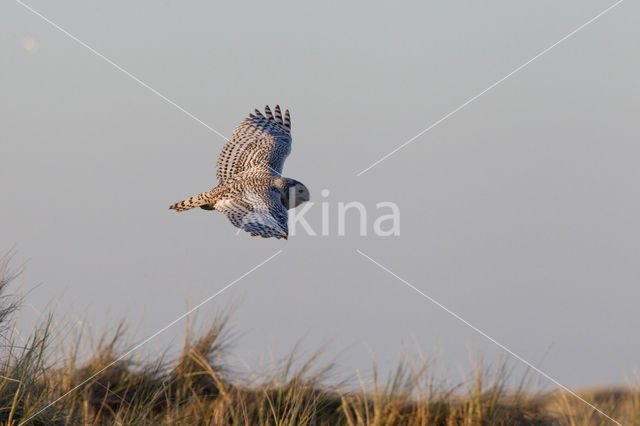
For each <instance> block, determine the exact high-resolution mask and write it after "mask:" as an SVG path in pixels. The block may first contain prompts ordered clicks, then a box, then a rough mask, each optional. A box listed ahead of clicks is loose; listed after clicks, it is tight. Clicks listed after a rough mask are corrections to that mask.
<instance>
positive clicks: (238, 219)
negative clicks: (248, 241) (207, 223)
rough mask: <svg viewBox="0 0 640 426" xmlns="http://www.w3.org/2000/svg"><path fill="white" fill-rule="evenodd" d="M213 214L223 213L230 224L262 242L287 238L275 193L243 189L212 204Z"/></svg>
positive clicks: (284, 214) (284, 213) (284, 212)
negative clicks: (261, 238) (260, 238)
mask: <svg viewBox="0 0 640 426" xmlns="http://www.w3.org/2000/svg"><path fill="white" fill-rule="evenodd" d="M216 210H218V211H220V212H222V213H224V214H225V215H226V216H227V218H228V219H229V221H231V223H232V224H233V225H234V226H236V227H238V228H240V229H243V230H245V231H247V232H249V233H250V234H251V235H253V236H255V235H260V236H261V237H263V238H269V237H275V238H278V239H279V238H285V239H286V238H287V236H288V232H289V231H288V228H287V219H288V217H289V216H288V214H287V209H286V208H285V207H284V205H283V204H282V201H281V200H280V192H279V191H277V190H275V189H269V190H263V191H260V190H255V189H253V188H244V189H243V190H242V191H240V192H238V193H236V194H234V196H233V197H232V198H227V199H225V200H222V201H219V202H217V203H216Z"/></svg>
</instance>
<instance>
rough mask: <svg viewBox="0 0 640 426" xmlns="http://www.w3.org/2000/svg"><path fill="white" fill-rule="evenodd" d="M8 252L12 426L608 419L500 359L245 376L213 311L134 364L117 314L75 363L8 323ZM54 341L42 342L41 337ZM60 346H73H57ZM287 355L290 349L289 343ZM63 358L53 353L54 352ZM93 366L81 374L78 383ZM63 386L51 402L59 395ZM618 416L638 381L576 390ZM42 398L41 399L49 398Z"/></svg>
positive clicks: (630, 407) (630, 410) (3, 411)
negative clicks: (173, 344) (332, 381)
mask: <svg viewBox="0 0 640 426" xmlns="http://www.w3.org/2000/svg"><path fill="white" fill-rule="evenodd" d="M8 261H9V259H8V257H2V258H0V329H1V330H2V336H1V339H2V342H1V343H2V346H1V347H0V422H1V423H2V424H6V425H17V424H20V423H22V422H25V421H27V420H29V424H34V425H77V424H83V425H94V424H95V425H112V424H116V425H124V424H127V425H157V424H168V425H173V424H176V425H177V424H180V425H183V424H204V425H227V424H237V425H282V426H285V425H291V426H294V425H347V426H356V425H409V426H411V425H443V426H444V425H557V424H560V425H598V424H603V425H604V424H607V423H608V421H607V419H606V418H604V417H603V416H601V415H600V414H598V413H595V412H593V410H591V409H590V408H589V407H588V406H586V405H585V404H583V403H582V402H580V401H577V400H576V399H575V398H574V397H572V396H571V395H567V394H566V393H563V392H552V393H544V394H540V393H537V394H536V393H532V392H530V391H527V377H525V378H523V380H522V381H521V385H520V386H519V387H516V388H515V389H514V388H513V387H507V383H512V381H511V380H510V372H509V369H508V368H507V365H506V364H505V363H502V362H499V363H498V365H497V367H494V368H491V369H490V368H486V367H484V364H483V363H481V362H478V363H477V365H476V367H475V368H474V370H473V372H472V374H471V376H470V377H469V378H468V380H465V381H463V382H462V383H459V384H457V385H456V386H449V387H447V386H444V385H441V384H437V383H436V381H435V379H434V374H433V369H432V368H431V367H432V365H431V363H430V362H429V361H428V360H424V359H423V360H420V361H418V362H416V361H412V360H408V359H405V360H403V361H401V362H400V363H399V364H398V366H397V368H396V369H395V371H394V372H393V374H392V375H391V376H390V377H389V378H387V379H386V380H381V379H380V378H379V374H378V371H377V368H376V363H375V360H374V361H373V366H374V368H373V371H374V374H373V383H370V384H365V383H362V386H361V388H360V389H358V390H346V389H344V387H341V386H335V385H334V386H330V385H327V384H326V383H327V382H328V380H327V379H328V378H329V377H328V376H329V374H330V372H331V371H332V370H331V368H332V366H331V365H329V366H321V367H319V366H318V365H319V364H320V361H319V355H320V353H321V351H319V352H317V353H316V354H314V355H312V356H310V357H309V358H308V359H306V360H305V361H304V362H299V360H297V359H296V357H295V356H294V355H291V356H290V357H289V358H288V359H286V360H284V361H283V363H282V364H281V365H279V366H278V367H277V368H275V369H273V370H272V371H270V372H268V373H264V374H262V375H259V377H257V378H254V379H252V380H249V379H239V378H237V377H234V376H233V375H232V372H231V371H229V370H228V369H227V368H225V364H224V361H225V357H224V355H225V353H226V352H227V350H228V346H229V343H230V342H229V336H228V335H227V333H226V329H227V324H228V319H229V315H228V314H222V315H220V316H219V317H217V318H216V319H215V320H214V321H213V323H212V324H211V326H210V327H209V328H208V329H207V331H206V332H205V333H203V334H201V335H199V336H193V335H191V333H189V332H187V338H186V340H185V343H184V347H183V350H182V352H181V353H180V354H179V356H178V357H177V359H174V360H166V359H164V358H165V357H161V358H160V359H158V360H152V361H145V362H136V361H134V359H133V358H131V357H125V358H124V359H122V360H120V361H118V362H116V363H115V364H113V365H111V366H110V367H109V368H107V369H106V370H104V371H102V370H103V369H104V368H105V367H106V366H109V365H110V364H112V363H113V362H114V361H116V360H118V359H119V358H120V357H121V356H122V355H121V354H123V353H126V347H124V343H123V341H124V338H125V334H126V329H125V327H124V325H123V324H121V325H120V326H119V327H118V328H117V329H116V331H115V332H114V333H112V336H111V337H110V338H107V336H106V335H104V336H103V337H102V338H100V339H99V340H98V341H97V343H96V344H95V350H94V351H93V354H92V355H91V356H90V357H88V359H86V360H84V361H82V360H80V359H79V356H78V348H80V347H82V346H83V345H84V341H83V339H82V337H81V336H78V337H77V338H76V341H75V342H74V343H73V344H72V345H70V346H69V345H68V344H61V343H60V342H56V341H55V338H54V337H53V336H52V333H51V329H52V322H53V321H52V317H51V316H49V317H48V318H47V319H46V320H45V321H43V322H42V324H40V326H39V327H38V328H36V329H35V330H33V332H32V333H31V335H30V336H29V337H28V339H26V342H24V343H22V344H20V343H21V342H22V340H21V339H20V338H19V337H20V336H19V335H18V334H17V333H16V332H15V328H14V327H13V320H14V318H15V313H16V310H17V308H18V302H19V301H18V300H17V299H15V298H11V297H8V296H4V295H3V292H4V291H5V290H6V287H7V285H8V284H9V282H10V281H11V279H12V278H13V276H12V275H10V274H9V272H8V269H7V266H8ZM50 346H51V347H50ZM61 347H62V348H63V349H65V350H69V347H71V353H64V351H63V350H61ZM294 353H295V351H294ZM56 356H57V357H58V359H62V360H63V361H58V362H54V361H52V360H54V359H56V358H55V357H56ZM98 372H100V373H99V374H97V375H96V377H95V378H94V379H92V380H90V381H88V382H87V383H86V384H83V382H84V381H85V380H86V379H87V378H88V377H91V376H92V375H94V374H96V373H98ZM77 386H78V389H77V390H75V391H73V392H70V393H69V395H67V396H65V397H64V398H62V399H60V400H59V401H57V402H56V403H55V404H52V405H50V404H51V403H52V402H54V401H56V400H57V399H58V398H59V397H61V396H62V395H65V394H66V393H67V392H69V391H71V390H73V389H74V388H76V387H77ZM582 396H583V397H584V398H585V399H586V400H589V401H593V403H594V404H596V405H597V406H598V407H600V408H601V409H602V410H603V411H605V412H607V413H610V414H611V416H612V417H614V418H616V419H617V420H618V421H620V422H621V423H622V424H625V425H640V388H638V386H628V387H625V388H618V389H600V390H593V391H588V392H583V393H582ZM49 405H50V406H49Z"/></svg>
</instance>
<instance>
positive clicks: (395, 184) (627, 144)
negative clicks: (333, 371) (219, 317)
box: [0, 0, 640, 386]
mask: <svg viewBox="0 0 640 426" xmlns="http://www.w3.org/2000/svg"><path fill="white" fill-rule="evenodd" d="M29 4H30V5H31V6H33V7H34V8H36V9H38V10H39V11H40V12H42V13H43V14H44V15H46V16H48V17H49V18H50V19H51V20H53V21H54V22H56V23H57V24H59V25H61V26H62V27H64V28H65V29H67V30H68V31H69V32H71V33H73V34H74V35H76V36H77V37H79V38H80V39H82V40H83V41H85V42H86V43H88V44H89V45H91V46H92V47H94V48H95V49H96V50H98V51H100V52H101V53H103V54H104V55H106V56H108V57H109V58H111V59H112V60H113V61H115V62H116V63H118V64H119V65H121V66H122V67H124V68H125V69H127V70H128V71H130V72H132V73H133V74H135V75H136V76H138V77H139V78H141V79H142V80H144V81H145V82H146V83H148V84H149V85H150V86H152V87H154V88H156V89H157V90H159V91H160V92H162V93H164V94H165V95H166V96H168V97H169V98H171V99H172V100H174V101H175V102H177V103H178V104H180V105H182V106H183V107H185V108H186V109H188V110H189V111H190V112H192V113H193V114H195V115H196V116H197V117H199V118H200V119H202V120H203V121H205V122H206V123H207V124H209V125H210V126H212V127H214V128H215V129H217V130H219V131H220V132H221V133H222V134H224V135H227V136H229V135H230V134H231V132H232V131H233V129H234V127H235V126H236V125H237V124H238V123H239V122H240V121H241V120H242V119H243V118H244V117H245V116H246V115H247V114H248V113H249V112H251V111H252V110H253V108H255V107H259V108H261V107H263V106H264V105H265V104H271V105H275V104H276V103H278V104H280V105H281V106H283V107H286V108H289V109H290V110H291V113H292V121H293V136H294V141H293V144H294V145H293V152H292V155H291V156H290V157H289V159H288V161H287V163H286V164H285V175H287V176H290V177H293V178H296V179H298V180H300V181H302V182H304V183H305V184H306V185H307V186H308V187H309V189H310V190H311V194H312V198H313V199H314V200H315V201H317V202H319V201H322V199H321V197H320V191H321V190H322V189H324V188H327V189H329V190H330V191H331V194H330V196H329V197H328V198H327V201H329V202H330V203H331V211H332V214H333V215H334V216H333V217H332V219H331V220H332V231H333V232H332V234H333V235H334V236H331V237H310V236H306V235H304V234H300V235H297V236H296V237H293V238H291V239H290V240H289V241H287V242H282V241H275V240H261V239H256V238H250V237H249V236H248V235H245V234H242V235H238V236H236V232H235V229H234V228H233V227H232V226H231V225H230V224H229V223H228V222H227V220H226V219H225V218H224V217H223V216H221V215H220V214H217V213H216V214H212V213H210V212H204V211H192V212H188V213H183V214H179V215H178V214H175V213H174V212H172V211H169V210H168V206H169V204H171V203H173V202H176V201H179V200H181V199H183V198H185V197H187V196H191V195H194V194H195V193H197V192H199V191H201V190H207V189H209V188H210V187H212V186H214V185H215V183H216V181H215V168H214V164H215V161H216V158H217V155H218V153H219V151H220V148H221V147H222V145H223V142H224V140H223V139H222V138H220V137H219V136H217V135H215V134H213V133H212V132H210V131H209V130H207V129H206V128H205V127H203V126H202V125H200V124H198V123H197V122H195V121H193V120H192V119H190V118H189V117H187V116H185V115H184V114H182V113H181V112H180V111H178V110H176V109H175V108H174V107H172V106H171V105H169V104H167V103H166V102H164V101H163V100H162V99H160V98H159V97H157V96H156V95H154V94H152V93H151V92H149V91H148V90H146V89H145V88H143V87H141V86H140V85H138V84H137V83H136V82H134V81H132V80H131V79H129V78H128V77H127V76H125V75H123V74H122V73H121V72H119V71H118V70H116V69H114V68H113V67H111V66H110V65H108V64H107V63H105V62H104V61H102V60H100V59H99V58H97V57H96V56H94V55H93V54H91V53H90V52H89V51H87V50H86V49H85V48H83V47H82V46H79V45H78V44H76V43H75V42H73V41H72V40H70V39H69V38H67V37H66V36H65V35H63V34H62V33H60V32H59V31H57V30H55V29H54V28H52V27H51V26H49V25H48V24H47V23H45V22H43V21H42V20H41V19H39V18H38V17H36V16H34V15H33V14H31V13H29V12H28V11H27V10H25V9H24V8H22V7H21V6H20V5H18V4H17V3H15V2H13V1H12V0H7V1H4V2H2V3H1V4H0V46H1V49H0V52H1V54H0V67H1V69H2V74H1V75H2V78H0V116H2V117H3V118H2V126H1V127H0V132H1V135H2V136H1V138H2V143H1V145H0V149H1V151H0V194H1V195H2V202H3V208H2V209H0V223H2V227H1V228H0V230H1V234H0V236H1V238H0V240H1V241H2V242H3V245H4V248H3V247H0V249H2V250H4V249H8V248H10V247H12V246H14V245H15V247H16V253H17V256H16V260H17V261H18V262H20V261H26V260H28V263H27V265H26V269H25V274H24V276H23V279H22V281H23V282H24V286H25V288H32V287H33V286H35V285H36V284H41V285H40V286H38V287H37V288H36V289H34V290H33V291H32V292H31V293H30V294H29V297H28V302H29V303H30V304H31V305H33V306H34V308H35V309H37V310H42V309H45V307H46V306H47V304H49V303H50V302H51V301H52V300H57V303H58V311H60V312H61V314H67V315H68V316H69V317H70V318H73V317H74V315H77V316H80V317H85V318H86V319H87V320H88V321H90V322H92V323H94V324H95V326H96V327H97V328H98V329H102V328H104V327H106V326H107V325H109V326H115V324H116V323H117V322H118V321H119V320H120V319H121V318H122V317H126V318H127V319H129V320H130V324H131V328H132V331H135V334H136V336H138V337H140V338H142V337H145V336H146V335H148V334H150V333H151V332H153V331H155V330H157V329H158V328H160V327H162V326H164V325H165V324H166V323H168V322H170V321H172V320H173V319H174V318H176V317H178V316H179V315H181V314H182V313H183V312H184V311H185V310H186V308H187V306H188V304H187V300H189V301H190V303H191V305H194V304H195V303H197V302H198V301H199V300H201V299H203V298H205V297H207V296H209V295H211V294H213V293H215V292H216V291H218V290H219V289H220V288H222V287H224V286H225V285H227V284H228V283H229V282H231V281H232V280H234V279H235V278H237V277H238V276H240V275H242V274H244V273H245V272H246V271H247V270H248V269H250V268H252V267H253V266H255V265H256V264H258V263H260V262H261V261H262V260H264V259H266V258H267V257H269V256H271V255H272V254H273V253H274V252H276V251H277V250H279V249H282V250H283V253H282V254H281V255H280V256H278V257H277V258H276V259H274V260H273V261H272V262H270V263H268V264H266V265H265V266H264V267H262V268H260V269H259V270H257V271H256V272H254V273H253V274H251V275H250V276H248V277H247V278H245V279H243V280H242V281H240V282H239V283H238V284H237V285H236V286H234V287H233V288H232V289H230V290H229V291H228V292H226V293H224V294H223V295H221V296H220V297H218V298H216V299H215V301H214V302H212V303H211V304H209V305H207V306H205V307H203V308H202V310H201V312H200V313H199V319H200V320H201V322H204V321H205V320H206V319H207V318H208V317H209V316H211V315H212V313H213V312H215V311H216V309H219V308H220V307H223V306H226V305H229V304H231V303H233V302H238V306H239V308H238V310H237V312H236V314H235V315H234V317H233V320H232V324H233V326H234V329H236V330H237V331H238V332H239V333H241V337H240V338H239V339H238V344H237V346H236V347H235V352H234V354H233V355H234V356H237V357H239V358H242V359H245V360H247V361H248V362H249V363H254V362H257V360H258V359H260V357H261V356H262V354H265V353H267V351H269V350H271V351H272V352H273V353H274V354H275V356H283V355H285V354H287V353H288V352H289V351H290V350H291V348H292V347H293V345H294V344H295V343H296V342H298V341H299V340H300V339H303V345H302V346H303V348H304V349H305V350H307V351H308V350H311V349H314V348H316V347H318V346H319V345H320V344H321V343H323V342H325V341H326V340H328V339H333V342H332V344H331V346H330V349H329V352H328V355H329V357H332V356H336V355H338V354H339V358H338V360H339V362H340V364H341V367H342V368H344V370H345V371H352V370H353V369H355V368H359V369H361V370H363V369H364V370H366V369H367V368H368V367H369V365H370V362H369V348H371V349H372V350H373V351H374V352H375V353H376V355H377V358H378V361H379V362H380V364H381V365H382V366H383V367H384V368H386V367H389V366H391V365H393V364H394V363H395V362H396V360H397V357H398V354H399V353H400V352H401V351H403V350H405V349H408V350H412V349H413V348H414V347H415V344H416V343H417V344H418V345H419V346H420V347H421V348H423V349H424V350H425V351H426V352H431V351H434V350H436V348H437V349H438V350H439V352H440V354H441V358H442V359H443V361H444V363H445V364H447V365H450V366H451V367H452V371H451V374H452V376H454V377H457V371H456V370H455V367H457V366H458V365H461V366H463V368H466V366H467V364H468V363H467V359H468V350H469V349H471V350H472V351H476V352H478V353H480V354H482V355H483V356H484V358H485V359H487V360H489V361H494V360H496V359H497V355H498V353H499V352H500V351H499V349H498V348H496V347H495V346H494V345H493V344H492V343H490V342H488V341H486V339H484V338H483V337H481V336H479V335H477V334H476V333H474V332H473V331H472V330H470V329H468V328H466V327H465V326H464V325H463V324H461V323H459V322H458V321H457V320H456V319H455V318H452V317H451V316H450V315H448V314H447V313H446V312H443V311H442V310H440V309H439V308H438V307H436V306H434V305H432V304H430V303H429V302H428V301H427V300H425V299H424V298H422V297H420V296H419V295H417V294H416V293H414V292H413V291H411V290H410V289H408V288H407V287H405V286H404V285H403V284H402V283H400V282H399V281H397V280H395V279H394V278H393V277H391V276H389V275H388V274H386V273H385V272H383V271H381V270H380V269H378V268H377V267H376V266H375V265H373V264H371V263H369V262H368V261H367V260H366V259H364V258H362V257H361V256H359V255H357V254H356V252H355V249H356V248H359V249H361V250H363V251H364V252H366V253H367V254H369V255H371V256H372V257H373V258H375V259H376V260H378V261H380V262H381V263H383V264H385V265H386V266H387V267H389V268H390V269H392V270H393V271H394V272H396V273H397V274H399V275H400V276H402V277H403V278H404V279H406V280H407V281H409V282H411V283H412V284H414V285H415V286H416V287H418V288H420V289H421V290H422V291H424V292H425V293H427V294H429V295H430V296H432V297H434V298H435V299H437V300H439V301H440V302H442V303H443V304H444V305H446V306H448V307H449V308H451V309H452V310H454V311H456V312H457V313H459V314H460V315H462V316H463V317H464V318H466V319H467V320H468V321H470V322H472V323H473V324H475V325H476V326H477V327H479V328H481V329H483V330H485V331H486V332H487V333H488V334H490V335H492V336H493V337H495V338H496V339H497V340H499V341H501V342H502V343H503V344H505V345H506V346H508V347H509V348H511V349H512V350H514V351H515V352H517V353H519V354H521V355H522V356H524V357H525V358H527V359H529V360H531V361H533V362H535V363H539V362H541V361H542V362H541V364H540V366H541V368H542V369H543V370H545V371H547V372H548V373H549V374H550V375H552V376H554V377H556V378H557V379H558V380H560V381H561V382H563V383H565V384H567V385H570V386H578V385H592V384H599V383H609V382H619V381H621V380H622V379H623V378H624V377H628V376H629V375H631V373H632V369H633V368H634V366H636V365H637V361H638V353H640V340H639V339H638V338H637V337H638V336H637V330H638V327H639V326H640V320H639V319H638V314H637V306H638V299H639V298H640V288H639V287H638V280H637V278H638V276H639V272H640V271H639V269H640V261H639V259H638V253H639V252H640V239H639V237H640V224H639V222H638V217H640V198H639V197H638V189H637V182H638V180H639V179H640V171H639V170H638V167H637V159H638V155H639V154H640V147H639V146H638V143H637V141H638V135H640V123H639V122H638V120H637V112H638V110H639V107H640V101H639V99H640V96H639V95H640V89H639V87H640V86H639V85H638V80H637V78H638V77H637V76H638V75H640V57H639V56H638V49H637V43H638V39H639V36H640V29H639V28H638V26H637V18H636V17H637V16H638V13H639V12H640V6H639V5H638V4H637V3H636V2H625V3H623V4H622V5H620V6H619V7H618V8H616V9H614V10H613V11H611V12H610V13H609V14H607V15H605V16H603V17H602V18H601V19H600V20H598V21H597V22H596V23H594V24H593V25H591V26H589V27H587V28H586V29H584V30H583V31H581V32H580V33H578V34H577V35H576V36H575V37H573V38H571V39H569V40H567V41H566V42H565V43H563V44H562V45H560V46H558V47H557V48H556V49H554V50H553V51H551V52H550V53H549V54H547V55H545V56H544V57H542V58H540V59H539V60H538V61H536V62H535V63H533V64H531V65H530V66H528V67H527V68H526V69H524V70H523V71H522V72H520V73H518V74H517V75H515V76H514V77H512V78H511V79H509V80H507V81H506V82H504V83H503V84H501V85H500V86H498V87H497V88H495V89H494V90H493V91H491V92H490V93H488V94H487V95H485V96H483V97H482V98H481V99H479V100H477V101H476V102H475V103H473V104H472V105H470V106H469V107H467V108H466V109H464V110H463V111H461V112H459V113H458V114H456V115H455V116H453V117H452V118H451V119H449V120H447V121H446V122H444V123H443V124H442V125H440V126H438V127H437V128H434V129H433V130H432V131H430V132H429V133H427V134H425V135H424V136H422V137H421V138H420V139H418V140H416V141H415V142H414V143H413V144H411V145H409V146H408V147H406V148H405V149H403V150H402V151H400V152H398V153H397V154H396V155H394V156H393V157H391V158H389V159H388V160H387V161H385V162H383V163H381V164H380V165H379V166H377V167H376V168H374V169H372V170H370V171H369V172H368V173H366V174H364V175H363V176H361V177H356V176H355V175H356V173H357V172H359V171H360V170H362V169H363V168H365V167H367V166H368V165H369V164H371V163H372V162H374V161H376V160H377V159H378V158H380V157H381V156H382V155H384V154H386V153H388V152H389V151H390V150H392V149H393V148H395V147H396V146H398V145H399V144H401V143H403V142H404V141H406V140H407V139H409V138H411V137H412V136H414V135H415V134H417V133H418V132H420V131H421V130H423V129H424V128H425V127H427V126H428V125H430V124H431V123H433V122H434V121H436V120H438V119H439V118H440V117H442V116H443V115H445V114H446V113H448V112H449V111H451V110H452V109H454V108H456V107H457V106H458V105H460V104H461V103H463V102H465V101H466V100H467V99H469V98H470V97H472V96H473V95H475V94H477V93H478V92H480V91H481V90H483V89H484V88H486V87H487V86H488V85H490V84H491V83H493V82H494V81H496V80H498V79H499V78H501V77H503V76H504V75H505V74H507V73H508V72H510V71H511V70H513V69H514V68H515V67H517V66H518V65H520V64H522V63H523V62H525V61H526V60H528V59H530V58H531V57H532V56H534V55H536V54H537V53H538V52H539V51H541V50H542V49H544V48H546V47H547V46H549V45H550V44H552V43H554V42H556V41H557V40H558V39H560V38H562V37H563V36H565V35H566V34H567V33H569V32H570V31H572V30H573V29H575V28H576V27H578V26H579V25H581V24H583V23H584V22H585V21H587V20H589V19H590V18H591V17H593V16H594V15H596V14H597V13H598V12H600V11H601V10H603V9H605V8H606V7H608V6H609V5H611V4H613V1H600V0H598V1H568V2H555V1H537V2H511V1H487V2H451V1H446V2H445V1H441V2H429V3H420V4H418V3H407V4H405V5H403V6H402V7H398V6H397V5H396V6H392V5H391V4H390V3H381V4H374V3H371V2H367V3H364V2H363V3H357V4H356V3H353V4H351V3H349V4H337V3H336V4H333V5H327V6H320V5H318V4H315V5H313V6H311V5H303V4H300V3H293V2H291V3H279V2H260V3H255V4H252V5H249V4H245V5H240V4H233V5H231V4H220V5H218V4H215V5H214V4H211V3H210V2H204V1H198V2H191V3H189V4H188V6H187V5H185V3H178V2H167V1H164V2H158V1H140V2H134V3H132V2H124V1H112V2H108V3H105V2H97V1H60V2H55V3H51V2H45V1H42V0H32V1H30V2H29ZM351 200H357V201H360V202H362V203H364V204H365V205H367V206H368V207H370V212H375V209H374V206H375V204H376V203H377V202H379V201H393V202H395V203H397V204H398V205H399V206H400V208H401V215H402V216H401V236H400V237H393V238H378V237H375V236H370V237H366V238H363V237H359V236H358V235H357V233H358V232H357V222H356V221H352V222H349V223H350V224H351V227H350V228H349V229H348V231H352V232H348V235H347V236H346V237H336V236H335V233H336V226H335V225H336V221H335V214H336V205H335V203H337V202H338V201H351ZM308 218H309V221H310V222H311V223H312V224H313V225H314V227H319V224H320V206H319V205H316V206H315V207H314V208H313V209H312V210H311V212H310V213H309V214H308ZM370 222H372V220H370ZM370 226H371V223H370ZM28 315H32V311H30V310H27V311H25V312H24V314H23V316H28ZM27 319H28V318H27ZM183 330H184V327H183V324H179V325H177V326H176V327H175V328H173V329H171V330H169V331H167V332H166V333H164V334H163V335H161V336H160V337H158V338H157V339H156V340H154V341H153V342H152V343H150V345H149V346H150V349H153V348H162V347H164V346H166V345H168V344H170V342H175V343H179V342H180V339H181V335H182V333H183Z"/></svg>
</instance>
